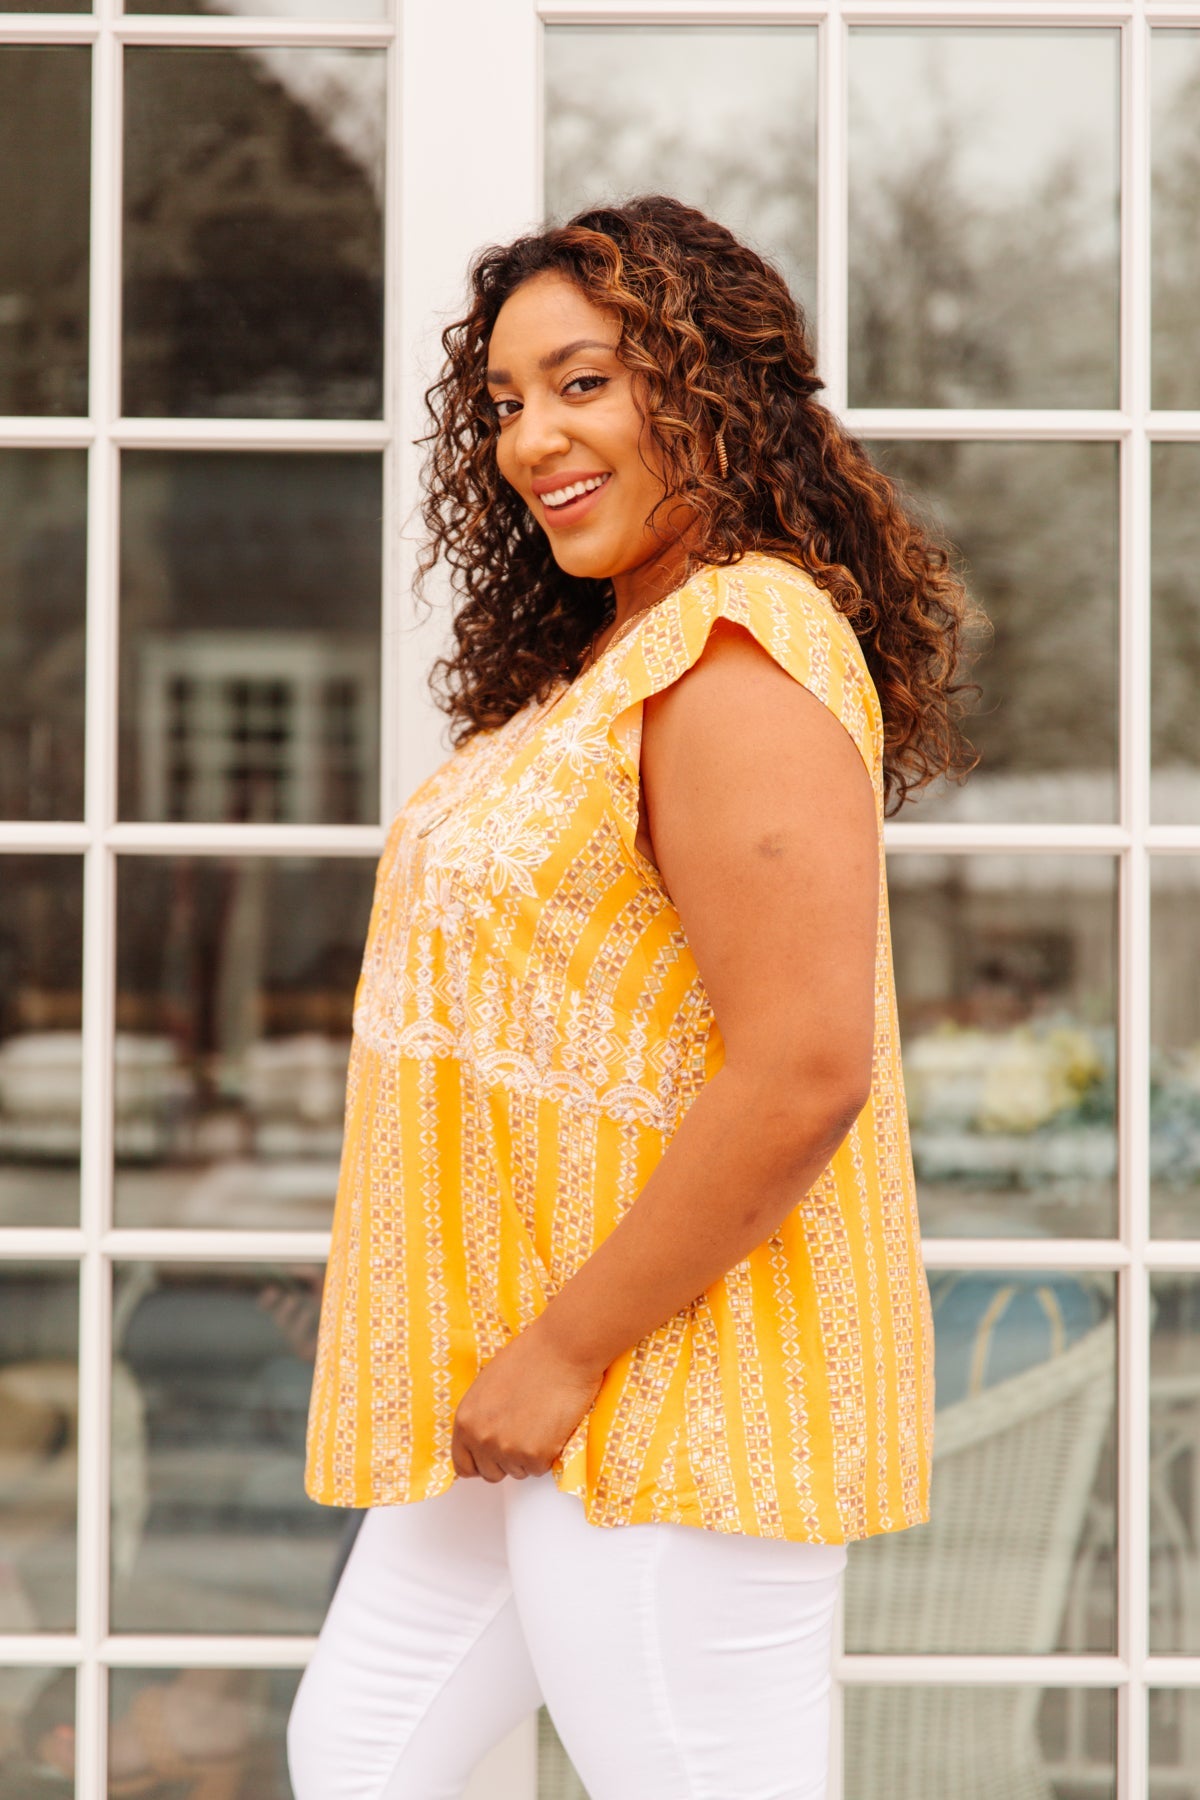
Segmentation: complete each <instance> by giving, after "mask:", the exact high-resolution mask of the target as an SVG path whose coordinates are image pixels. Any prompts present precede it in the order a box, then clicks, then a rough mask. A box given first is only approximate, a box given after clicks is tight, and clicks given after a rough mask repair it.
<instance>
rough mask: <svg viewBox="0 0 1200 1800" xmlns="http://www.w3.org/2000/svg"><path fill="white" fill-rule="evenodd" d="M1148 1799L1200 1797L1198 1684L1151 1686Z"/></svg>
mask: <svg viewBox="0 0 1200 1800" xmlns="http://www.w3.org/2000/svg"><path fill="white" fill-rule="evenodd" d="M1148 1704H1149V1714H1150V1787H1149V1800H1200V1688H1151V1689H1150V1692H1149V1695H1148Z"/></svg>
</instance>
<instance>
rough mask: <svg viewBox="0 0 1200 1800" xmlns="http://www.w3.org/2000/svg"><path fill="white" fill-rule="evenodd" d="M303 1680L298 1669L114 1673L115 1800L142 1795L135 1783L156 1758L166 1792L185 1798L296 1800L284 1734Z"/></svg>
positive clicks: (111, 1741) (111, 1748) (111, 1740)
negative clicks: (179, 1786) (178, 1788)
mask: <svg viewBox="0 0 1200 1800" xmlns="http://www.w3.org/2000/svg"><path fill="white" fill-rule="evenodd" d="M299 1681H300V1671H299V1670H298V1669H212V1668H199V1669H114V1670H113V1671H112V1674H111V1675H110V1677H109V1690H108V1699H109V1718H108V1734H109V1735H108V1768H109V1779H110V1782H111V1784H112V1785H111V1787H110V1790H109V1792H110V1794H111V1795H112V1797H113V1800H116V1797H117V1796H118V1795H122V1796H123V1795H126V1794H131V1793H137V1792H140V1791H141V1790H140V1789H138V1788H136V1787H135V1786H134V1785H133V1784H134V1783H135V1782H136V1781H137V1779H138V1778H139V1776H140V1777H142V1778H145V1777H146V1776H147V1773H148V1770H149V1768H150V1758H151V1757H153V1758H154V1759H155V1760H154V1764H153V1766H154V1768H155V1769H157V1770H159V1771H161V1772H162V1773H163V1774H164V1777H165V1782H164V1785H163V1789H162V1791H163V1792H165V1793H173V1792H174V1791H175V1784H176V1783H182V1784H187V1785H184V1786H183V1787H182V1789H181V1791H182V1792H184V1793H187V1794H189V1795H200V1796H203V1795H205V1794H209V1793H211V1794H212V1795H213V1796H214V1800H215V1796H217V1795H229V1796H230V1797H231V1800H232V1797H233V1796H236V1795H242V1794H244V1795H247V1796H248V1795H253V1796H254V1800H291V1793H292V1790H291V1787H290V1785H289V1783H288V1777H287V1751H286V1745H285V1733H286V1730H287V1719H288V1713H289V1712H290V1710H291V1705H292V1700H293V1699H294V1697H295V1693H296V1688H297V1686H298V1685H299ZM191 1783H195V1784H196V1785H195V1786H194V1787H193V1786H191V1785H190V1784H191ZM148 1791H149V1790H148ZM153 1791H154V1793H157V1792H158V1791H159V1789H158V1788H155V1789H154V1790H153Z"/></svg>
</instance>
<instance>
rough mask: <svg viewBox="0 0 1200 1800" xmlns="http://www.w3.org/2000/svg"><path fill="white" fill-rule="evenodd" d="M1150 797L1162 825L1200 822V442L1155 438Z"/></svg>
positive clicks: (1152, 525)
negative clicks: (1199, 497)
mask: <svg viewBox="0 0 1200 1800" xmlns="http://www.w3.org/2000/svg"><path fill="white" fill-rule="evenodd" d="M1150 455H1151V464H1150V468H1151V480H1152V483H1153V502H1154V503H1153V511H1152V518H1151V531H1152V537H1151V639H1150V643H1151V683H1152V685H1151V690H1150V693H1151V698H1150V733H1151V746H1152V754H1153V758H1154V769H1153V776H1152V781H1151V799H1152V803H1153V808H1154V818H1155V821H1156V822H1157V823H1158V824H1160V825H1194V824H1196V822H1197V820H1200V710H1198V709H1197V707H1196V689H1197V684H1198V683H1200V517H1198V515H1197V510H1196V494H1197V492H1198V491H1200V444H1152V445H1151V447H1150Z"/></svg>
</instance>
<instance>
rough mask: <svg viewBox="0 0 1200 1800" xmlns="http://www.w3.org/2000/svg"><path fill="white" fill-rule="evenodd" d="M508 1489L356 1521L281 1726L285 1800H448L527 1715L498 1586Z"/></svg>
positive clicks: (475, 1484) (507, 1587) (531, 1683)
mask: <svg viewBox="0 0 1200 1800" xmlns="http://www.w3.org/2000/svg"><path fill="white" fill-rule="evenodd" d="M510 1485H513V1484H512V1483H509V1482H500V1483H497V1484H494V1485H493V1484H491V1483H488V1482H486V1481H482V1480H472V1481H456V1482H455V1483H454V1484H453V1486H452V1487H450V1488H448V1489H447V1491H446V1492H445V1493H443V1494H438V1495H436V1496H435V1497H434V1498H433V1499H431V1500H421V1501H416V1502H414V1503H411V1504H409V1505H405V1506H383V1507H375V1508H373V1509H372V1510H371V1511H370V1512H368V1514H367V1516H366V1518H365V1519H364V1520H363V1522H362V1527H361V1529H360V1531H359V1534H358V1537H357V1538H356V1540H355V1543H354V1547H353V1549H352V1550H351V1553H350V1559H349V1561H348V1563H347V1565H346V1568H345V1570H344V1571H343V1574H342V1578H341V1580H340V1581H339V1583H338V1586H337V1591H336V1593H335V1594H334V1597H333V1600H332V1601H331V1603H330V1607H329V1612H328V1615H327V1616H326V1619H325V1624H324V1626H323V1627H322V1630H321V1635H320V1637H319V1639H318V1641H317V1647H316V1650H315V1651H314V1653H313V1656H312V1660H311V1661H310V1663H309V1665H308V1668H307V1670H306V1671H305V1674H304V1678H303V1680H302V1681H301V1683H300V1687H299V1690H298V1692H297V1694H296V1699H295V1703H294V1705H293V1708H292V1714H291V1718H290V1720H289V1723H288V1763H289V1768H290V1772H291V1778H292V1787H293V1790H294V1792H295V1796H296V1800H459V1797H460V1795H461V1794H462V1790H463V1788H464V1786H465V1784H466V1782H467V1779H468V1777H469V1776H470V1773H471V1771H472V1769H473V1768H474V1767H475V1765H476V1764H477V1763H478V1762H479V1761H480V1760H481V1758H482V1757H483V1756H484V1755H485V1754H486V1753H487V1751H488V1750H490V1749H491V1748H492V1746H493V1745H494V1744H497V1743H499V1742H500V1741H501V1739H502V1738H504V1737H506V1736H507V1735H508V1733H509V1731H511V1730H512V1728H513V1727H514V1726H515V1725H516V1724H518V1723H519V1721H520V1720H521V1719H523V1718H526V1717H528V1715H529V1714H530V1713H531V1712H533V1711H534V1710H535V1709H536V1707H537V1706H538V1705H539V1703H540V1700H541V1694H540V1691H539V1688H538V1684H537V1680H536V1677H535V1676H534V1673H533V1669H532V1666H531V1664H530V1661H529V1656H528V1653H527V1651H526V1648H525V1642H524V1638H523V1636H522V1633H521V1628H520V1625H519V1622H518V1620H517V1615H516V1609H515V1607H514V1604H513V1598H512V1583H511V1580H510V1578H509V1574H508V1567H507V1550H506V1544H505V1533H504V1507H503V1499H502V1496H501V1494H500V1491H499V1490H500V1489H501V1488H503V1487H506V1486H510Z"/></svg>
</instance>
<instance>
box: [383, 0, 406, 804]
mask: <svg viewBox="0 0 1200 1800" xmlns="http://www.w3.org/2000/svg"><path fill="white" fill-rule="evenodd" d="M400 56H401V49H400V40H399V38H398V37H397V35H396V33H395V30H394V29H393V31H392V35H391V37H390V39H389V41H388V46H387V53H386V61H387V78H386V79H387V88H386V97H385V127H384V146H385V147H384V159H383V429H384V434H385V438H386V447H385V449H384V452H383V519H382V522H381V529H382V532H383V542H382V546H381V550H382V556H381V566H380V573H381V577H382V592H381V594H380V614H379V648H380V655H379V720H380V729H379V750H378V756H379V802H378V803H379V821H380V825H381V827H382V826H386V825H387V823H388V821H389V820H390V819H391V818H392V817H393V816H394V815H395V813H396V812H397V811H398V809H399V807H400V805H401V802H402V801H403V800H404V798H405V796H404V794H403V793H402V791H401V779H400V708H401V681H400V674H401V669H400V655H399V652H398V649H397V646H398V645H399V642H400V623H401V606H400V582H401V572H402V562H401V555H400V518H401V504H402V495H401V492H400V478H401V468H402V463H403V458H402V457H401V455H400V451H399V447H398V445H397V442H396V422H397V419H398V418H399V416H400V402H401V368H402V365H403V361H404V358H403V356H402V354H401V342H402V339H401V332H402V331H403V330H404V323H405V322H404V318H403V316H402V314H401V312H400V294H401V283H402V280H403V271H404V263H403V255H402V251H403V245H402V242H401V230H402V225H403V214H402V212H401V206H400V197H401V166H402V165H401V132H402V129H403V124H404V120H403V115H402V112H401V106H400V81H401V71H400Z"/></svg>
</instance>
